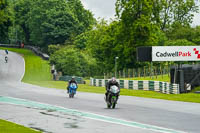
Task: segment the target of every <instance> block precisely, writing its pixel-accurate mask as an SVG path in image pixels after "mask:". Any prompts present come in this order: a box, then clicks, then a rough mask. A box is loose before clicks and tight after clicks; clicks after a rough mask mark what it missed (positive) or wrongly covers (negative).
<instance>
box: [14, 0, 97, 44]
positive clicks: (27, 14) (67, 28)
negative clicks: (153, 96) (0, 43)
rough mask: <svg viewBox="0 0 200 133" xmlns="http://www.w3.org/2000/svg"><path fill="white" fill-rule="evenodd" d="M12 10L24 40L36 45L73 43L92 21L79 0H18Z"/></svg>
mask: <svg viewBox="0 0 200 133" xmlns="http://www.w3.org/2000/svg"><path fill="white" fill-rule="evenodd" d="M72 3H73V4H72ZM78 9H79V10H80V11H79V10H78ZM15 11H16V22H17V24H19V25H20V27H21V28H22V29H23V31H24V35H25V38H26V39H25V40H26V42H27V43H32V44H34V45H37V46H40V47H47V46H48V45H49V44H73V41H74V38H75V37H76V36H77V35H79V34H81V33H82V32H84V31H85V30H88V29H90V28H91V25H92V24H93V23H94V21H95V20H94V18H93V16H92V14H91V12H89V11H88V10H85V9H84V8H83V6H82V4H81V3H80V1H79V0H70V1H65V0H37V1H34V0H30V1H29V0H19V1H17V3H16V7H15Z"/></svg>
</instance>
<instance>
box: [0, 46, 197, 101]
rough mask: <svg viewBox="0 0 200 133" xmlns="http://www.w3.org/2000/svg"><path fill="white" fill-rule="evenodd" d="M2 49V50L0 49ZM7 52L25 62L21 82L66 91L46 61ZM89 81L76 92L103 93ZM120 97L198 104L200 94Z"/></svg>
mask: <svg viewBox="0 0 200 133" xmlns="http://www.w3.org/2000/svg"><path fill="white" fill-rule="evenodd" d="M0 49H2V48H0ZM4 49H5V48H4ZM8 50H9V51H14V52H18V53H20V54H22V55H23V56H24V58H25V61H26V73H25V76H24V78H23V82H26V83H30V84H34V85H39V86H43V87H49V88H58V89H66V84H67V82H64V81H52V80H51V74H50V66H49V64H48V61H44V60H42V59H41V58H40V57H38V56H36V55H35V54H33V53H32V52H31V51H29V50H25V49H13V48H11V49H10V48H8ZM130 79H134V80H152V79H150V77H146V78H130ZM153 80H159V81H169V77H168V75H164V76H163V77H162V76H158V77H157V79H156V78H155V77H154V79H153ZM88 82H89V81H87V84H85V85H79V88H78V91H82V92H91V93H101V94H103V93H105V88H104V87H94V86H89V83H88ZM120 94H121V95H126V96H137V97H147V98H158V99H166V100H174V101H184V102H196V103H200V94H196V93H187V94H179V95H176V94H162V93H158V92H153V91H142V90H130V89H121V93H120Z"/></svg>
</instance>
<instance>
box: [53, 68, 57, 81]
mask: <svg viewBox="0 0 200 133" xmlns="http://www.w3.org/2000/svg"><path fill="white" fill-rule="evenodd" d="M56 76H57V71H56V70H54V73H53V80H56Z"/></svg>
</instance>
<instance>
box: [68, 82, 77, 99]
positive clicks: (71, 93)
mask: <svg viewBox="0 0 200 133" xmlns="http://www.w3.org/2000/svg"><path fill="white" fill-rule="evenodd" d="M76 90H77V85H76V84H75V83H71V84H70V86H69V98H74V95H75V94H76Z"/></svg>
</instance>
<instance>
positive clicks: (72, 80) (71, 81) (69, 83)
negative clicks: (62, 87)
mask: <svg viewBox="0 0 200 133" xmlns="http://www.w3.org/2000/svg"><path fill="white" fill-rule="evenodd" d="M71 83H75V84H76V86H77V88H78V84H77V82H76V80H75V77H74V76H72V79H71V80H69V82H68V86H67V93H69V86H70V85H71Z"/></svg>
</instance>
